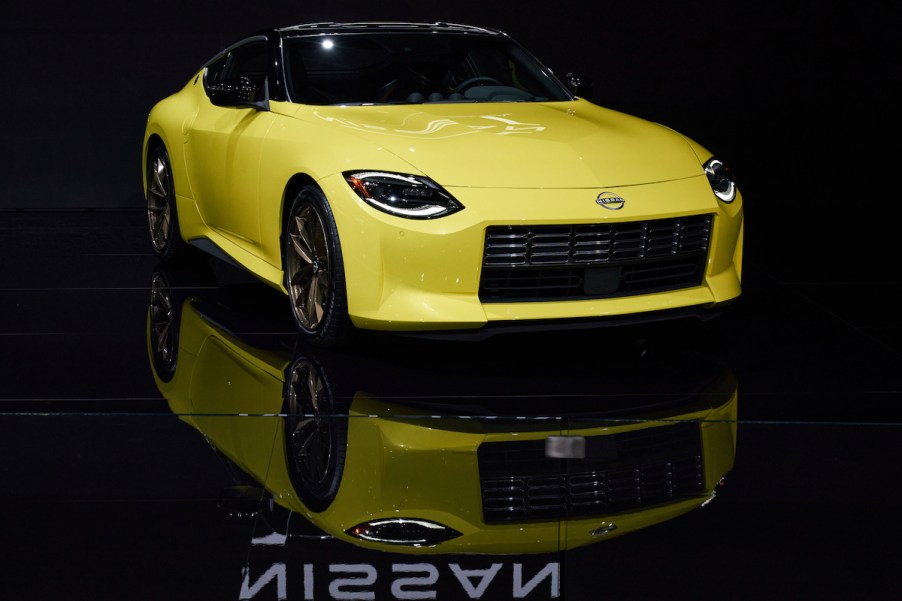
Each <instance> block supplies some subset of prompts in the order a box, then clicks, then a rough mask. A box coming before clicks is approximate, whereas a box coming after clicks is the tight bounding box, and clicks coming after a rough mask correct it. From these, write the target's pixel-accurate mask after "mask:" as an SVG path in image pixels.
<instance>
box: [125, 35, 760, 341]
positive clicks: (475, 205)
mask: <svg viewBox="0 0 902 601" xmlns="http://www.w3.org/2000/svg"><path fill="white" fill-rule="evenodd" d="M566 79H567V84H564V83H562V82H561V81H560V80H559V79H558V78H557V77H556V76H555V75H554V74H553V73H552V72H551V71H550V70H549V69H548V68H546V67H545V66H543V65H542V64H541V63H540V62H538V61H537V60H536V59H535V58H534V57H533V55H532V54H530V52H528V51H527V50H526V49H525V48H524V47H523V46H522V45H520V44H518V43H517V42H516V41H514V40H512V39H511V38H510V37H509V36H508V35H506V34H505V33H503V32H499V31H495V30H489V29H483V28H478V27H472V26H464V25H456V24H445V23H435V24H417V23H344V24H337V23H316V24H304V25H297V26H292V27H285V28H280V29H273V30H268V31H264V32H260V33H257V34H254V35H250V36H248V37H247V38H245V39H242V40H240V41H239V42H237V43H235V44H233V45H231V46H229V47H227V48H225V49H224V50H222V51H221V52H219V53H218V54H216V55H215V56H214V57H213V58H212V59H211V60H210V61H209V62H207V63H206V64H205V65H203V67H201V68H200V69H199V70H198V71H197V72H196V73H194V74H192V75H191V77H190V78H189V79H188V81H187V83H186V85H185V86H184V87H183V88H182V89H181V90H179V91H177V92H176V93H174V94H172V95H171V96H169V97H167V98H165V99H163V100H161V101H160V102H158V103H157V104H156V105H155V106H154V107H153V108H152V110H151V111H150V114H149V116H148V120H147V127H146V132H145V134H144V141H143V153H142V160H143V166H144V189H145V192H146V198H147V214H148V221H149V227H150V237H151V241H152V245H153V248H154V250H155V251H156V253H157V254H158V255H159V256H160V257H161V258H163V259H167V260H168V259H174V258H175V257H177V256H178V255H180V254H182V253H183V251H184V250H185V249H186V247H188V246H189V245H190V246H193V247H197V248H200V249H201V250H203V251H206V252H207V253H209V254H212V255H216V256H219V257H221V258H224V259H226V260H229V261H231V262H233V263H235V264H237V265H239V266H241V267H243V268H244V269H246V270H248V271H250V272H251V273H253V274H254V275H255V276H256V277H258V278H259V279H261V280H262V281H264V282H266V283H268V284H270V285H271V286H273V287H275V288H278V289H280V290H282V291H283V292H285V293H287V296H288V298H289V300H290V307H291V310H292V314H293V316H294V319H295V322H296V324H297V326H298V328H299V330H300V332H301V333H302V334H303V335H304V336H305V337H306V338H307V340H308V341H309V342H311V343H313V344H316V345H319V346H334V345H337V344H340V343H342V342H344V341H345V340H346V339H347V336H348V334H350V333H352V332H353V331H354V330H355V329H356V328H360V329H369V330H383V331H394V332H408V333H420V334H423V333H426V334H428V335H434V336H439V335H445V336H458V337H473V338H477V339H478V338H483V337H486V336H489V335H491V334H493V333H497V332H504V331H509V330H511V329H519V328H530V327H533V328H547V327H548V326H549V324H552V325H553V327H556V328H569V327H586V326H589V325H599V324H609V323H620V322H622V321H624V320H627V321H635V320H645V319H649V320H653V319H654V320H656V319H666V318H673V317H678V316H679V317H684V316H687V315H693V316H700V317H701V316H708V315H711V314H714V313H716V312H717V311H718V310H719V309H720V308H722V307H723V306H724V304H725V303H727V302H729V301H732V300H734V299H735V298H737V297H738V296H739V295H740V293H741V285H740V282H741V264H742V240H743V211H742V198H741V195H740V192H739V190H738V189H737V187H736V185H735V183H734V181H733V179H732V177H731V175H730V171H729V169H728V168H727V167H726V166H725V165H724V163H723V162H721V161H720V160H719V159H718V158H716V157H715V156H713V155H712V153H711V152H709V151H708V150H707V149H705V148H703V147H702V146H701V145H699V144H698V143H696V142H694V141H693V140H691V139H689V138H687V137H685V136H683V135H681V134H679V133H677V132H675V131H673V130H672V129H669V128H668V127H665V126H663V125H660V124H657V123H652V122H648V121H645V120H643V119H640V118H637V117H633V116H630V115H626V114H623V113H621V112H617V111H614V110H610V109H606V108H603V107H600V106H598V105H596V104H593V103H592V102H590V101H588V100H586V99H585V98H583V97H582V95H581V94H582V93H583V88H581V87H580V85H579V81H580V80H579V78H577V77H568V78H566Z"/></svg>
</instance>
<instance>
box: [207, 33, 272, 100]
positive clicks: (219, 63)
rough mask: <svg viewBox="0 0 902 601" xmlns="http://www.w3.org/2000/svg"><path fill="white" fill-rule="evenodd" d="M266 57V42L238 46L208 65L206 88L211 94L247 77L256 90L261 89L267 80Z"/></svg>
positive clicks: (255, 41)
mask: <svg viewBox="0 0 902 601" xmlns="http://www.w3.org/2000/svg"><path fill="white" fill-rule="evenodd" d="M266 57H267V47H266V40H254V41H252V42H248V43H246V44H243V45H241V46H237V47H235V48H233V49H232V50H230V51H229V52H227V53H225V54H223V55H222V56H220V57H219V58H217V59H216V60H215V61H213V62H212V63H210V64H209V65H207V70H206V73H205V74H204V88H205V89H206V90H207V93H208V94H209V93H210V92H211V91H213V92H215V91H216V90H217V89H221V87H222V86H223V85H236V84H237V83H238V82H239V81H240V80H241V78H242V77H246V78H247V79H248V80H250V83H252V84H253V86H254V87H255V88H257V89H261V88H262V87H263V80H264V79H265V78H266V64H267V60H266Z"/></svg>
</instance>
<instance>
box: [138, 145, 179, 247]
mask: <svg viewBox="0 0 902 601" xmlns="http://www.w3.org/2000/svg"><path fill="white" fill-rule="evenodd" d="M147 224H148V226H149V228H150V241H151V243H152V244H153V250H154V252H155V253H156V254H157V255H158V256H159V257H161V258H163V259H173V258H175V257H176V256H177V255H179V254H180V253H181V251H182V247H183V244H184V243H183V242H182V239H181V234H180V233H179V226H178V215H177V212H176V205H175V186H174V184H173V181H172V168H171V167H170V163H169V153H167V152H166V149H165V148H163V147H162V146H158V147H156V148H154V149H153V150H152V151H151V153H150V155H149V156H148V158H147Z"/></svg>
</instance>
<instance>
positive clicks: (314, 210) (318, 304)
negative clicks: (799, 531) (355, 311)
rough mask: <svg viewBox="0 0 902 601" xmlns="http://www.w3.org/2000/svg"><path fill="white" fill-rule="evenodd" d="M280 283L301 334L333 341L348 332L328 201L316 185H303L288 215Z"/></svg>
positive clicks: (331, 343) (338, 251) (338, 250)
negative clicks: (283, 282) (285, 290)
mask: <svg viewBox="0 0 902 601" xmlns="http://www.w3.org/2000/svg"><path fill="white" fill-rule="evenodd" d="M284 257H285V288H286V289H287V290H288V298H289V299H290V301H291V309H292V314H293V315H294V320H295V323H296V324H297V326H298V328H299V329H300V331H301V333H302V335H304V337H305V338H306V340H307V341H308V342H310V343H312V344H316V345H319V346H335V345H337V344H339V343H340V342H342V341H343V340H344V339H345V337H346V335H347V334H348V332H349V330H350V329H351V328H350V325H349V324H350V321H349V319H348V310H347V299H346V297H345V287H344V266H343V263H342V259H341V248H340V246H339V244H338V231H337V229H336V227H335V222H334V220H333V218H332V214H331V211H330V209H329V205H328V203H327V202H326V199H325V197H324V196H323V194H322V192H320V191H319V190H318V189H317V188H313V187H308V188H304V189H303V190H302V191H301V192H300V194H298V196H297V198H296V199H295V201H294V204H293V205H292V207H291V212H290V213H289V215H288V221H287V223H286V235H285V250H284Z"/></svg>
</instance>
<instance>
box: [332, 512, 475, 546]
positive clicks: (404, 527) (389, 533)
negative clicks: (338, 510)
mask: <svg viewBox="0 0 902 601" xmlns="http://www.w3.org/2000/svg"><path fill="white" fill-rule="evenodd" d="M345 533H346V534H349V535H351V536H353V537H354V538H359V539H363V540H369V541H373V542H377V543H384V544H388V545H407V546H410V547H432V546H435V545H438V544H439V543H443V542H445V541H446V540H451V539H452V538H457V537H458V536H460V535H461V533H460V532H458V531H457V530H455V529H454V528H449V527H448V526H444V525H442V524H439V523H436V522H430V521H428V520H418V519H409V518H386V519H383V520H373V521H370V522H364V523H363V524H358V525H356V526H354V527H353V528H349V529H348V530H346V531H345Z"/></svg>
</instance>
